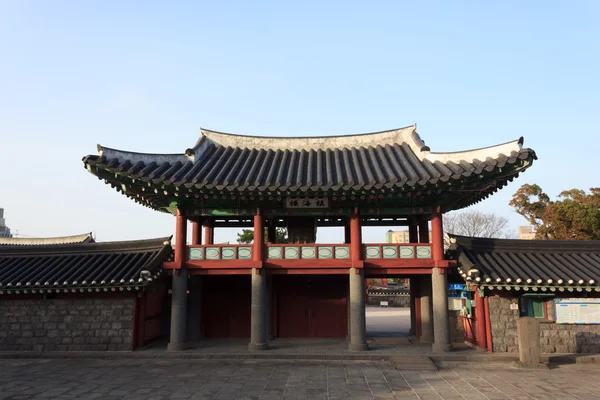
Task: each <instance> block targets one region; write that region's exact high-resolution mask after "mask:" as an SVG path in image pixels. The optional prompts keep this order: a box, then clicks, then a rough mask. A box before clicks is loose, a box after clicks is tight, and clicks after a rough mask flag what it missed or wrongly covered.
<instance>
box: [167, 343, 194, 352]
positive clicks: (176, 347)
mask: <svg viewBox="0 0 600 400" xmlns="http://www.w3.org/2000/svg"><path fill="white" fill-rule="evenodd" d="M188 348H189V343H172V342H170V343H169V344H168V345H167V351H182V350H186V349H188Z"/></svg>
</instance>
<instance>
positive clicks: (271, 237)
mask: <svg viewBox="0 0 600 400" xmlns="http://www.w3.org/2000/svg"><path fill="white" fill-rule="evenodd" d="M267 242H269V243H277V227H276V226H275V220H274V219H270V220H269V226H268V228H267Z"/></svg>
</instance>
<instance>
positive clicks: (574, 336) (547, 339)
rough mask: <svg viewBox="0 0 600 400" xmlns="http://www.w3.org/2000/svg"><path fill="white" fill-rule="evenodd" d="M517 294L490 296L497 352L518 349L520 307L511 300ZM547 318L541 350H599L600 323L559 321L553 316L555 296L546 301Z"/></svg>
mask: <svg viewBox="0 0 600 400" xmlns="http://www.w3.org/2000/svg"><path fill="white" fill-rule="evenodd" d="M517 300H518V298H517V297H506V296H505V297H501V296H492V297H489V306H490V322H491V324H492V343H493V345H494V351H495V352H518V351H519V349H518V347H517V319H518V318H519V310H511V309H510V304H511V303H512V302H517ZM546 303H547V310H548V317H549V320H548V321H542V320H540V322H541V324H540V346H541V351H542V353H598V352H600V325H558V324H555V323H554V322H553V320H554V318H555V317H554V300H552V299H549V300H547V301H546Z"/></svg>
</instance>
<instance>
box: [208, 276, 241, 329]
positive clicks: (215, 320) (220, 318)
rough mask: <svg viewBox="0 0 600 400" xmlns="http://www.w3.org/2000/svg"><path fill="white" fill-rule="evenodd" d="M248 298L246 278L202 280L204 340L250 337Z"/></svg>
mask: <svg viewBox="0 0 600 400" xmlns="http://www.w3.org/2000/svg"><path fill="white" fill-rule="evenodd" d="M250 297H251V286H250V276H248V275H223V276H205V277H203V279H202V326H203V329H204V334H205V337H208V338H246V337H250V309H251V305H250Z"/></svg>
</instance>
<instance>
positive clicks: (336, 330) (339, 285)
mask: <svg viewBox="0 0 600 400" xmlns="http://www.w3.org/2000/svg"><path fill="white" fill-rule="evenodd" d="M347 281H348V277H347V276H344V275H330V276H328V275H322V276H312V277H311V278H310V294H311V297H310V310H311V315H310V316H311V320H310V331H311V332H310V336H311V337H314V338H343V337H346V334H347V332H348V319H347V317H348V316H347V306H346V292H347V290H346V286H347Z"/></svg>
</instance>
